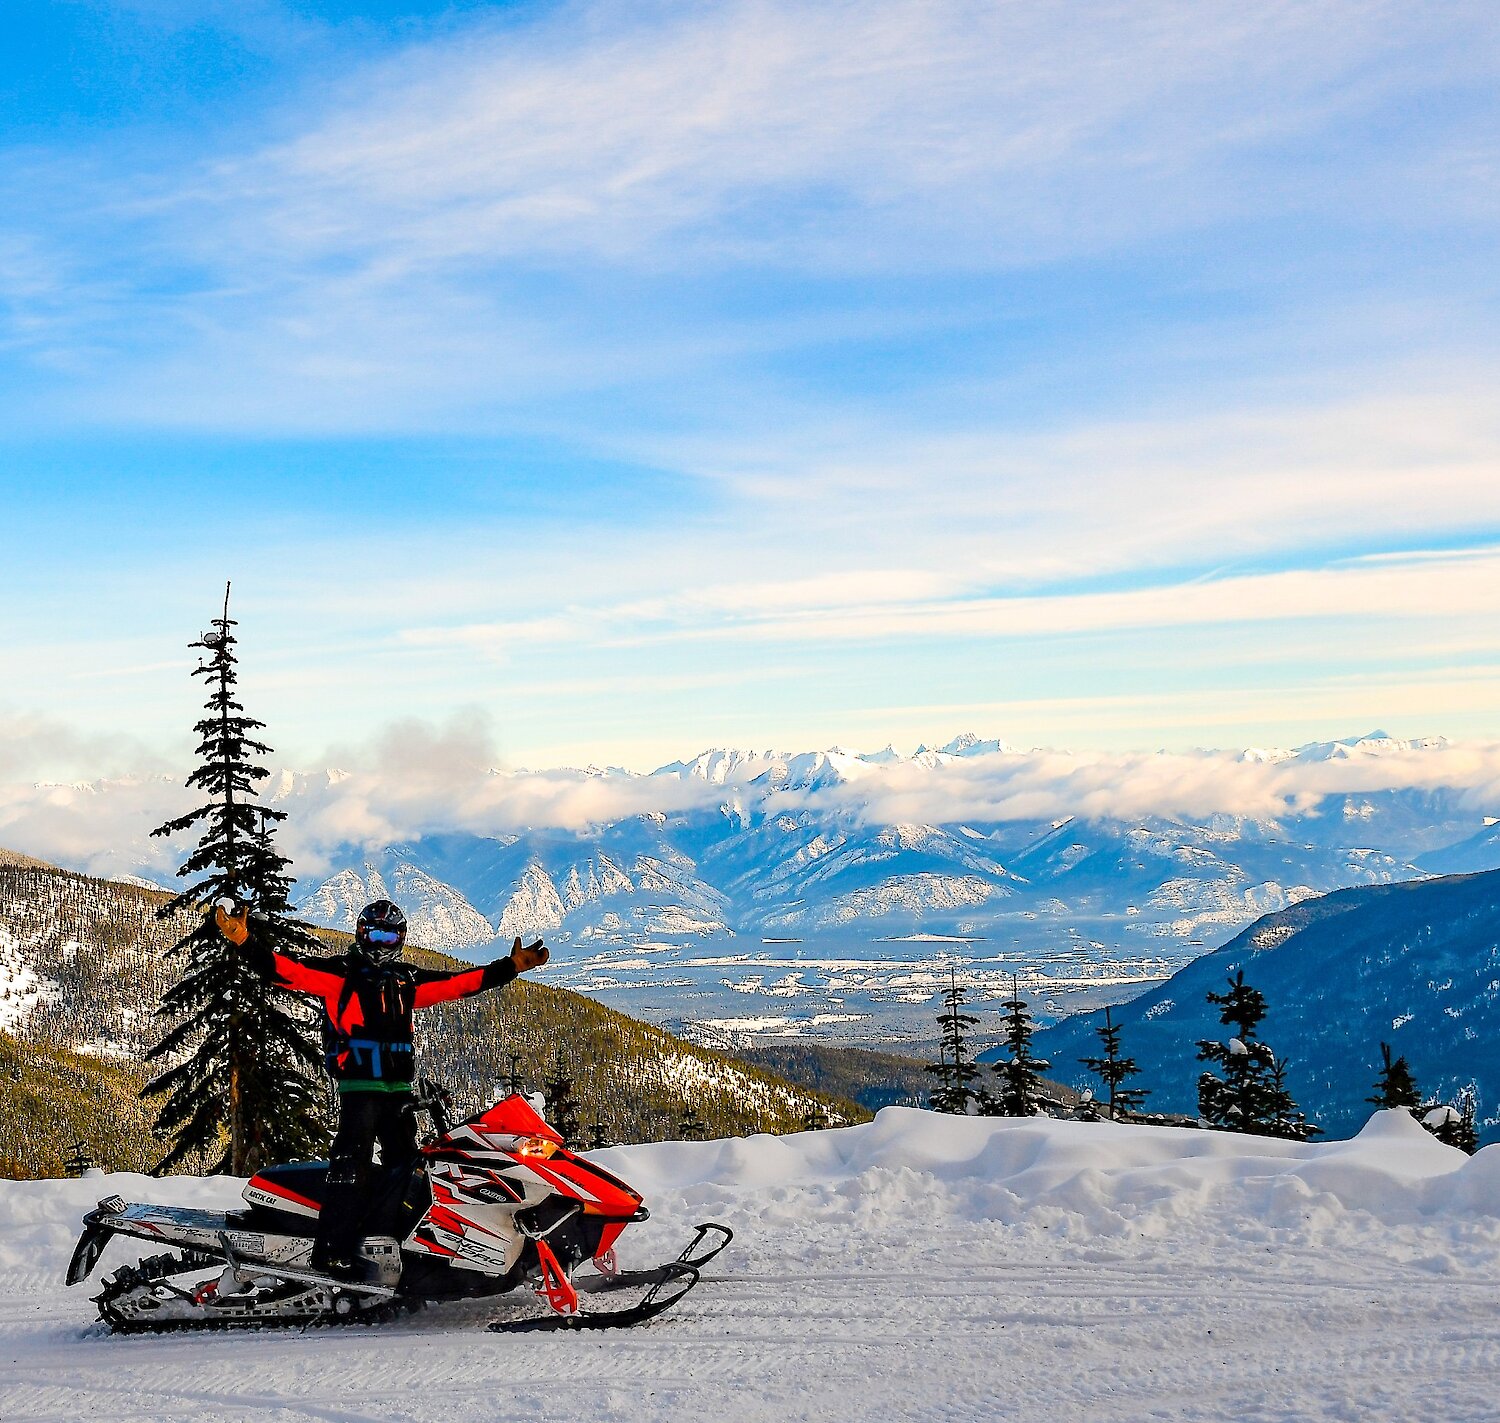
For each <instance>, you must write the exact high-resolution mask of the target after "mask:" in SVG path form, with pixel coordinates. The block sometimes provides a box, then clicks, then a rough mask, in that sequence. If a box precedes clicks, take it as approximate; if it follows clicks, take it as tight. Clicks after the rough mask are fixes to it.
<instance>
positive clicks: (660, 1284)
mask: <svg viewBox="0 0 1500 1423" xmlns="http://www.w3.org/2000/svg"><path fill="white" fill-rule="evenodd" d="M733 1239H734V1232H733V1231H732V1230H731V1229H730V1228H729V1227H728V1226H727V1225H719V1224H717V1223H716V1222H713V1221H705V1222H703V1223H702V1224H700V1225H699V1226H698V1228H697V1232H696V1234H695V1235H694V1236H693V1238H692V1239H691V1240H690V1241H688V1243H687V1244H686V1245H685V1246H683V1248H682V1250H681V1252H680V1253H679V1254H678V1256H677V1258H676V1259H675V1260H669V1261H668V1262H667V1263H666V1264H664V1265H656V1266H653V1267H652V1268H650V1269H646V1270H619V1269H616V1270H615V1271H614V1272H613V1273H610V1274H598V1275H582V1276H578V1277H575V1278H574V1279H573V1280H572V1281H571V1284H572V1302H571V1303H572V1307H571V1308H568V1307H559V1304H558V1302H557V1301H556V1300H554V1295H556V1294H557V1293H558V1292H557V1291H556V1289H555V1287H554V1288H553V1289H550V1290H549V1289H548V1288H547V1287H546V1276H545V1275H544V1276H543V1289H542V1290H540V1291H538V1293H540V1294H542V1295H543V1297H544V1298H545V1299H546V1300H547V1301H548V1303H549V1304H551V1305H552V1307H553V1311H554V1312H553V1313H552V1314H550V1315H543V1316H541V1317H540V1318H526V1319H500V1320H496V1321H495V1322H494V1323H493V1324H491V1325H490V1326H489V1327H490V1330H491V1331H492V1332H493V1333H496V1334H530V1333H538V1332H541V1331H546V1330H563V1329H629V1328H632V1327H633V1326H635V1325H637V1324H644V1323H645V1322H646V1321H647V1320H648V1319H655V1318H656V1317H657V1316H658V1315H660V1314H665V1313H666V1311H667V1310H669V1309H671V1308H672V1306H673V1305H674V1304H676V1303H677V1302H678V1301H679V1300H680V1299H682V1297H683V1296H684V1295H685V1294H687V1292H688V1291H689V1290H690V1289H692V1288H693V1286H694V1285H696V1284H697V1283H698V1282H699V1280H700V1279H701V1278H702V1276H701V1274H700V1270H701V1268H702V1267H703V1266H704V1265H706V1264H707V1263H708V1262H709V1261H710V1260H712V1259H713V1258H714V1256H715V1255H717V1254H718V1253H719V1252H720V1251H721V1250H722V1249H723V1248H724V1247H725V1246H726V1245H728V1244H729V1242H730V1241H731V1240H733ZM705 1242H708V1244H707V1246H706V1248H705ZM627 1290H644V1291H645V1293H644V1294H643V1295H642V1296H641V1298H640V1299H639V1300H638V1301H637V1302H636V1303H635V1304H632V1305H626V1306H624V1307H623V1308H615V1309H610V1308H604V1309H587V1310H585V1309H581V1308H579V1307H578V1303H577V1300H578V1296H579V1295H590V1296H598V1295H604V1296H609V1295H614V1294H621V1293H624V1292H625V1291H627Z"/></svg>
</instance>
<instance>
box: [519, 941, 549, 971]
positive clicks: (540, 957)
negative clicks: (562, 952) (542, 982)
mask: <svg viewBox="0 0 1500 1423" xmlns="http://www.w3.org/2000/svg"><path fill="white" fill-rule="evenodd" d="M549 957H550V955H549V954H548V953H547V946H546V945H545V944H544V943H542V941H541V940H540V939H538V940H537V941H536V943H534V944H522V943H521V936H520V935H519V934H517V935H516V941H515V943H514V944H512V945H511V949H510V961H511V962H512V963H513V964H515V966H516V972H517V973H525V972H526V970H527V969H529V968H540V967H541V966H542V965H543V964H544V963H546V962H547V959H548V958H549Z"/></svg>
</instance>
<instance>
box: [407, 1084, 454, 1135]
mask: <svg viewBox="0 0 1500 1423" xmlns="http://www.w3.org/2000/svg"><path fill="white" fill-rule="evenodd" d="M452 1107H453V1093H451V1092H450V1091H449V1090H448V1089H447V1088H446V1087H444V1086H443V1084H442V1083H441V1082H434V1081H433V1080H432V1079H431V1078H430V1077H423V1078H421V1079H419V1080H418V1082H417V1083H416V1085H415V1086H414V1087H413V1088H412V1092H411V1106H410V1108H409V1110H410V1111H412V1112H413V1113H416V1112H426V1113H427V1115H428V1117H429V1119H430V1120H431V1122H432V1129H433V1130H434V1131H435V1132H436V1133H437V1134H438V1136H447V1134H448V1126H449V1122H448V1113H449V1111H450V1110H451V1109H452Z"/></svg>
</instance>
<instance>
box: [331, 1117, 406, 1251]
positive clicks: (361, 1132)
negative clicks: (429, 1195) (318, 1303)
mask: <svg viewBox="0 0 1500 1423" xmlns="http://www.w3.org/2000/svg"><path fill="white" fill-rule="evenodd" d="M411 1102H412V1097H411V1093H410V1092H343V1093H341V1094H340V1096H339V1129H338V1131H337V1132H335V1133H334V1137H333V1145H332V1147H330V1148H329V1152H328V1182H327V1185H326V1186H325V1187H324V1191H323V1208H322V1210H320V1211H319V1212H318V1231H317V1236H316V1238H315V1240H314V1242H313V1264H314V1267H315V1268H320V1269H321V1268H323V1267H324V1266H326V1265H327V1263H328V1262H329V1261H330V1260H348V1259H350V1258H351V1257H352V1256H353V1255H354V1253H355V1252H356V1251H357V1250H358V1248H359V1242H360V1239H361V1238H362V1237H363V1235H364V1224H365V1216H366V1213H367V1211H368V1208H369V1205H370V1195H371V1189H372V1186H373V1183H374V1177H375V1171H374V1154H375V1146H376V1143H377V1142H378V1143H379V1145H380V1164H381V1167H382V1168H383V1170H386V1171H390V1170H393V1169H395V1168H397V1167H399V1168H401V1169H402V1170H403V1172H404V1171H405V1169H406V1168H408V1167H409V1166H410V1165H411V1162H412V1161H413V1160H414V1159H415V1158H416V1155H417V1125H416V1119H415V1117H413V1115H412V1113H411V1110H410V1108H411Z"/></svg>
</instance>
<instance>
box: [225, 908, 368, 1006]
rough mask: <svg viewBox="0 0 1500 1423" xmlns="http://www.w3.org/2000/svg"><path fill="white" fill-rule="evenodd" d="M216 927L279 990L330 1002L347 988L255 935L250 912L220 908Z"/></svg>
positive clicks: (340, 980)
mask: <svg viewBox="0 0 1500 1423" xmlns="http://www.w3.org/2000/svg"><path fill="white" fill-rule="evenodd" d="M214 923H215V924H216V925H217V926H218V929H219V932H220V933H221V934H222V935H223V936H224V937H225V938H226V939H228V940H229V942H230V943H231V944H233V945H234V946H235V947H236V948H238V949H239V950H240V951H241V952H242V953H243V954H244V955H245V956H246V958H247V960H248V961H249V963H250V966H251V967H252V968H254V969H255V971H256V972H257V973H258V974H260V975H261V977H262V978H268V979H271V980H273V981H274V982H275V983H276V985H277V986H278V987H280V988H287V989H290V990H291V991H292V992H293V993H308V994H311V995H312V996H313V997H315V998H327V997H329V996H330V995H333V994H336V993H338V992H339V991H340V990H341V989H342V988H343V986H344V980H343V977H342V976H341V975H339V974H337V973H330V972H329V971H328V970H327V969H324V968H319V967H318V966H317V960H316V959H312V960H309V959H303V958H300V957H298V956H297V955H296V954H286V953H280V952H278V951H276V950H274V949H272V948H271V947H270V945H269V944H267V943H266V942H265V940H264V938H263V937H262V936H261V935H260V934H258V933H256V932H255V926H254V925H253V924H252V923H251V921H250V911H249V909H241V910H240V911H239V913H238V914H231V913H229V912H228V911H227V910H226V909H225V908H224V907H223V906H222V905H220V906H219V907H218V908H217V909H215V910H214Z"/></svg>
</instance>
